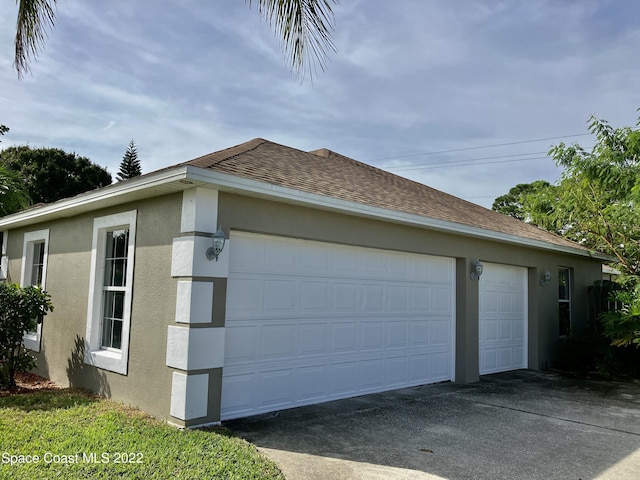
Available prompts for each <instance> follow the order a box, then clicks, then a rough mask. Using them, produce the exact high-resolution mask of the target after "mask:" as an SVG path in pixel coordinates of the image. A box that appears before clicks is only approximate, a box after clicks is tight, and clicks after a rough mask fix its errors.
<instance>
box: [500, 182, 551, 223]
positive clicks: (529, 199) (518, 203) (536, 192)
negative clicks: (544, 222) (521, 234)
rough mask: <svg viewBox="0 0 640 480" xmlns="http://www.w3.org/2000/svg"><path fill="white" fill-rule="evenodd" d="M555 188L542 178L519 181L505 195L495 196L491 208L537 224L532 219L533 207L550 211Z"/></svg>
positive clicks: (538, 216) (537, 219) (538, 219)
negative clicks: (524, 181)
mask: <svg viewBox="0 0 640 480" xmlns="http://www.w3.org/2000/svg"><path fill="white" fill-rule="evenodd" d="M556 188H557V187H555V186H554V185H551V184H549V182H546V181H544V180H536V181H535V182H532V183H519V184H518V185H516V186H515V187H513V188H512V189H511V190H509V193H507V194H506V195H502V196H500V197H498V198H496V199H495V201H494V202H493V206H492V207H491V209H492V210H495V211H496V212H500V213H504V214H505V215H509V216H510V217H513V218H516V219H518V220H522V221H525V222H531V223H534V224H537V223H535V221H534V215H533V210H534V208H535V209H537V210H540V211H545V212H551V211H552V210H553V205H554V199H555V197H556V191H555V189H556ZM536 221H540V215H537V216H536Z"/></svg>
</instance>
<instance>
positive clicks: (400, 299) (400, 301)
mask: <svg viewBox="0 0 640 480" xmlns="http://www.w3.org/2000/svg"><path fill="white" fill-rule="evenodd" d="M408 310H409V292H408V291H407V287H406V286H404V285H402V286H400V285H389V286H388V287H387V311H389V312H407V311H408Z"/></svg>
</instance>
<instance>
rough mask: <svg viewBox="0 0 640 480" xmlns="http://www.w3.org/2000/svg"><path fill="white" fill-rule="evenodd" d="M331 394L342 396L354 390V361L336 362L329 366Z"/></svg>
mask: <svg viewBox="0 0 640 480" xmlns="http://www.w3.org/2000/svg"><path fill="white" fill-rule="evenodd" d="M329 372H330V375H329V376H330V379H331V380H330V382H331V390H330V392H329V394H330V395H331V396H344V395H345V394H350V393H354V392H355V391H356V378H357V377H356V362H355V361H353V362H345V363H336V364H333V365H331V366H330V367H329Z"/></svg>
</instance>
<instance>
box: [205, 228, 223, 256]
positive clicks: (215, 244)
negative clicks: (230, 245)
mask: <svg viewBox="0 0 640 480" xmlns="http://www.w3.org/2000/svg"><path fill="white" fill-rule="evenodd" d="M224 242H225V238H224V232H223V231H222V228H220V227H218V230H217V231H216V233H214V234H213V241H212V244H211V246H210V247H209V248H207V260H209V261H211V260H213V259H215V261H216V262H217V261H218V255H220V252H222V249H223V248H224Z"/></svg>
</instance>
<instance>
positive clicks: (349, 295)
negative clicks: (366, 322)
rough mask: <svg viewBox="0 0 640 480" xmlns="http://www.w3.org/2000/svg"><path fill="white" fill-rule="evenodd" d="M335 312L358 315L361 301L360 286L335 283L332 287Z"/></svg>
mask: <svg viewBox="0 0 640 480" xmlns="http://www.w3.org/2000/svg"><path fill="white" fill-rule="evenodd" d="M332 291H333V311H334V312H335V313H357V312H358V306H359V300H360V285H358V284H353V283H346V282H341V283H335V284H333V285H332Z"/></svg>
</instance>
